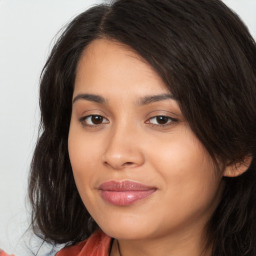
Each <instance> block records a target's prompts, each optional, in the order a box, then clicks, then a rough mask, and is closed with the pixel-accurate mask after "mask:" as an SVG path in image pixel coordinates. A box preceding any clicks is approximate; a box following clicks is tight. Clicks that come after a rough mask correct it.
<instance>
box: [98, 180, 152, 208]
mask: <svg viewBox="0 0 256 256" xmlns="http://www.w3.org/2000/svg"><path fill="white" fill-rule="evenodd" d="M99 190H100V195H101V197H102V198H103V199H104V200H105V201H107V202H108V203H110V204H113V205H119V206H127V205H130V204H132V203H134V202H136V201H138V200H141V199H144V198H146V197H148V196H149V195H151V194H152V193H154V192H155V191H156V188H155V187H150V186H146V185H143V184H141V183H137V182H133V181H128V180H126V181H121V182H120V181H108V182H104V183H102V184H101V185H100V186H99Z"/></svg>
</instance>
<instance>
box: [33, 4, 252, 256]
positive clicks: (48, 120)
mask: <svg viewBox="0 0 256 256" xmlns="http://www.w3.org/2000/svg"><path fill="white" fill-rule="evenodd" d="M98 38H108V39H109V40H115V41H118V42H121V43H123V44H126V45H128V46H130V47H131V48H133V49H134V50H135V51H136V52H137V53H138V54H139V55H140V56H142V57H143V58H144V59H145V60H146V61H147V62H148V63H149V64H150V65H151V66H152V67H153V68H154V69H155V71H156V72H157V73H158V74H159V76H160V77H161V78H162V79H163V81H164V82H165V84H166V86H167V88H169V89H170V90H171V92H172V94H173V95H174V97H175V98H176V99H177V100H178V103H179V105H180V108H181V110H182V112H183V114H184V116H185V118H186V120H187V121H188V123H189V125H190V127H191V129H192V130H193V132H194V133H195V135H196V136H197V137H198V139H199V140H200V141H201V142H202V143H203V145H204V146H205V148H206V149H207V151H208V152H209V153H210V155H211V156H212V158H213V159H214V160H215V161H218V162H221V163H223V164H225V165H227V164H231V163H233V164H236V163H237V164H239V163H241V162H242V161H243V159H244V158H245V157H248V156H249V157H252V163H251V165H250V166H249V168H248V170H247V171H246V172H245V173H244V174H243V175H241V176H239V177H236V178H224V179H225V187H224V191H223V194H222V198H221V201H220V203H219V205H218V207H217V209H216V211H215V212H214V214H213V216H212V218H211V219H210V221H209V223H208V233H209V241H210V243H211V244H212V246H213V247H212V248H213V252H212V255H213V256H231V255H232V256H255V255H256V160H255V156H256V45H255V41H254V40H253V38H252V37H251V35H250V34H249V32H248V30H247V28H246V27H245V25H244V24H243V23H242V22H241V20H240V19H239V18H238V16H237V15H236V14H235V13H233V12H232V11H231V10H230V9H229V8H227V7H226V6H225V5H224V4H223V3H222V2H221V1H219V0H117V1H114V2H113V3H112V4H103V5H98V6H95V7H93V8H91V9H89V10H87V11H85V12H84V13H82V14H80V15H79V16H78V17H76V18H75V19H74V20H73V21H72V22H71V23H70V24H69V25H68V26H67V28H66V29H65V31H64V32H63V34H62V35H61V36H60V38H59V40H58V41H57V43H56V44H55V46H54V48H53V50H52V52H51V54H50V56H49V58H48V60H47V63H46V64H45V67H44V69H43V72H42V76H41V85H40V107H41V114H42V115H41V130H40V136H39V139H38V142H37V145H36V148H35V152H34V157H33V161H32V165H31V174H30V180H29V195H30V200H31V204H32V226H33V229H34V231H35V233H36V234H37V235H39V236H40V237H42V238H43V239H44V240H46V241H49V242H53V243H65V244H75V243H77V242H79V241H81V240H83V239H85V238H87V237H88V236H89V235H90V234H91V233H92V232H93V231H94V230H95V229H96V228H97V225H93V223H92V222H91V221H90V215H89V213H88V212H87V210H86V208H85V206H84V205H83V203H82V201H81V199H80V196H79V194H78V191H77V188H76V185H75V182H74V178H73V174H72V169H71V165H70V160H69V155H68V146H67V140H68V132H69V123H70V117H71V110H72V94H73V89H74V79H75V75H76V67H77V63H78V61H79V58H80V57H81V54H82V52H83V50H84V49H85V48H86V46H87V45H88V44H89V43H91V42H92V41H93V40H95V39H98Z"/></svg>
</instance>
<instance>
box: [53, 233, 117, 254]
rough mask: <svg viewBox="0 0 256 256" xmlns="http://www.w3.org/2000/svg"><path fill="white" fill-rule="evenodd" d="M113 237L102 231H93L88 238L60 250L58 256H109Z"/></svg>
mask: <svg viewBox="0 0 256 256" xmlns="http://www.w3.org/2000/svg"><path fill="white" fill-rule="evenodd" d="M111 240H112V238H111V237H109V236H107V235H106V234H104V233H103V232H102V231H97V232H95V233H93V234H92V235H91V236H90V237H89V238H88V239H87V240H85V241H82V242H80V243H78V244H77V245H74V246H69V247H66V248H63V249H62V250H60V251H59V252H58V253H57V254H56V256H108V255H109V250H110V246H111Z"/></svg>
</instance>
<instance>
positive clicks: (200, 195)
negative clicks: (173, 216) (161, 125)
mask: <svg viewBox="0 0 256 256" xmlns="http://www.w3.org/2000/svg"><path fill="white" fill-rule="evenodd" d="M170 141H171V142H166V141H162V142H161V143H159V145H158V147H156V146H155V147H154V148H157V149H158V150H154V151H152V152H151V153H149V154H150V157H148V159H150V160H149V161H151V165H152V166H154V169H155V170H157V172H158V173H159V175H161V176H162V180H163V181H164V182H163V189H164V190H166V191H167V195H168V196H170V195H171V196H173V197H177V198H178V199H179V200H177V203H180V204H184V203H185V204H191V203H192V202H194V201H195V200H202V202H203V201H204V202H205V203H206V201H207V200H209V201H210V200H211V199H212V198H213V197H214V196H215V194H216V193H217V190H218V188H219V183H220V179H221V177H219V175H218V172H217V170H216V169H215V167H214V164H213V161H212V159H211V157H210V156H209V154H208V152H207V151H206V150H205V149H204V147H203V146H202V145H201V143H200V142H199V141H198V140H197V139H196V138H195V136H194V135H193V134H192V133H190V132H186V133H183V134H182V136H176V137H175V138H173V139H172V140H170Z"/></svg>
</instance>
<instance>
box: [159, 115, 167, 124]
mask: <svg viewBox="0 0 256 256" xmlns="http://www.w3.org/2000/svg"><path fill="white" fill-rule="evenodd" d="M156 121H157V123H158V124H167V123H168V122H169V121H170V118H168V117H167V116H157V117H156Z"/></svg>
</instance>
